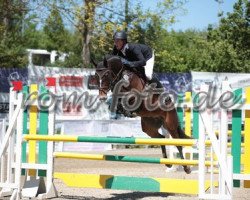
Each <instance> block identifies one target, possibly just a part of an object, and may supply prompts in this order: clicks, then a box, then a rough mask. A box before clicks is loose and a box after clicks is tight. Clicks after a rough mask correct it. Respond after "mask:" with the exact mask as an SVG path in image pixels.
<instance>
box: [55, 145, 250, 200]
mask: <svg viewBox="0 0 250 200" xmlns="http://www.w3.org/2000/svg"><path fill="white" fill-rule="evenodd" d="M96 153H99V152H96ZM105 154H112V155H138V156H143V155H146V156H153V157H161V150H160V149H123V150H113V151H108V152H105ZM193 171H194V172H193V173H192V174H189V175H187V174H185V172H183V171H182V170H181V171H177V172H166V167H165V166H164V165H159V164H140V163H125V162H110V161H85V160H76V159H56V160H55V172H70V173H88V174H106V175H127V176H144V177H155V178H178V179H197V177H198V175H197V173H195V169H193ZM55 185H56V188H57V190H58V195H59V197H58V198H53V200H62V199H64V200H65V199H73V200H90V199H91V200H92V199H93V200H100V199H109V200H120V199H121V200H122V199H128V200H134V199H143V200H160V199H186V200H191V199H197V196H190V195H179V194H167V193H151V192H149V193H147V192H135V191H122V190H107V189H90V188H69V187H66V186H65V185H64V183H63V182H61V181H60V180H55ZM233 192H234V195H233V199H235V200H247V199H250V189H243V188H240V189H239V188H234V191H233Z"/></svg>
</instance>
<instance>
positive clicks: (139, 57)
mask: <svg viewBox="0 0 250 200" xmlns="http://www.w3.org/2000/svg"><path fill="white" fill-rule="evenodd" d="M130 50H131V52H132V53H133V55H134V58H135V59H136V61H131V62H130V67H143V66H145V65H146V59H145V58H144V56H143V54H142V52H141V49H140V47H139V46H137V45H136V46H134V47H133V48H132V49H130Z"/></svg>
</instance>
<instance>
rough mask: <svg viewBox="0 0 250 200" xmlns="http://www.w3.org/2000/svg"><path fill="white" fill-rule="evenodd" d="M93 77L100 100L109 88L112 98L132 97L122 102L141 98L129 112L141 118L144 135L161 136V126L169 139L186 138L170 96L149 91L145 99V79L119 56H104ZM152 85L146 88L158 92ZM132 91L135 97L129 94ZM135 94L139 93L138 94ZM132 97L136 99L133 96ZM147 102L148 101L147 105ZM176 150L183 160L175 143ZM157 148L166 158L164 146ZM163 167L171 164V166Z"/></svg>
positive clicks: (184, 166) (130, 101)
mask: <svg viewBox="0 0 250 200" xmlns="http://www.w3.org/2000/svg"><path fill="white" fill-rule="evenodd" d="M96 76H97V77H98V79H99V81H98V84H99V87H98V90H99V99H100V100H101V101H106V100H107V93H108V91H110V90H111V91H112V92H113V97H112V98H113V99H114V98H116V99H117V96H120V97H121V98H122V97H128V96H132V98H130V99H126V100H125V101H124V102H125V103H127V104H135V102H136V101H138V100H137V99H138V98H140V99H141V102H139V103H138V102H137V104H138V105H137V107H135V108H134V110H133V111H134V112H135V113H136V115H137V116H139V117H141V129H142V131H143V132H144V133H146V134H147V135H148V136H150V137H151V138H165V136H163V135H161V134H160V133H159V129H160V128H161V127H162V126H163V127H164V128H165V129H166V130H168V132H169V133H170V135H171V136H172V138H183V139H190V137H189V136H187V135H186V134H185V133H184V131H183V130H182V129H181V127H180V125H179V120H178V116H177V112H176V109H175V107H174V103H173V101H172V100H171V98H169V96H167V97H168V98H165V99H164V98H162V96H161V94H164V91H163V90H160V91H161V92H154V93H152V92H151V95H150V98H147V97H148V96H149V94H150V92H149V91H150V89H148V91H146V92H145V90H146V88H147V86H148V84H147V83H146V80H145V78H143V77H142V76H140V75H139V74H138V73H136V72H135V71H132V70H131V69H128V67H127V66H126V65H123V64H122V62H121V59H120V57H118V56H106V57H104V60H103V61H102V62H99V63H98V64H97V65H96ZM116 86H117V87H116ZM153 86H154V87H149V88H151V89H152V88H153V89H155V90H156V91H159V90H157V89H156V88H155V85H153ZM117 91H118V93H119V94H118V95H117ZM115 93H116V94H115ZM135 93H136V95H137V96H136V95H133V94H135ZM165 93H166V92H165ZM138 94H139V95H140V94H142V95H141V96H140V97H138ZM136 97H138V98H137V99H136ZM159 100H161V104H163V105H161V106H160V105H159V104H160V103H159ZM150 101H151V102H150ZM124 102H123V103H124ZM149 102H150V103H151V104H150V105H151V107H150V106H148V105H147V104H149ZM162 102H163V103H162ZM118 104H119V103H118ZM152 105H154V106H152ZM149 107H150V108H149ZM152 108H153V109H152ZM166 108H167V109H166ZM177 149H178V151H179V153H180V157H181V158H182V159H184V156H183V152H182V146H177ZM161 150H162V156H163V158H167V153H166V147H165V146H164V145H161ZM166 166H167V167H171V165H166ZM183 169H184V171H185V172H186V173H187V174H189V173H191V169H190V167H188V166H186V165H183Z"/></svg>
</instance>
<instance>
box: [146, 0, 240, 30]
mask: <svg viewBox="0 0 250 200" xmlns="http://www.w3.org/2000/svg"><path fill="white" fill-rule="evenodd" d="M187 1H188V2H187V3H186V4H185V5H184V9H185V10H186V14H185V15H182V16H177V20H178V21H177V22H176V23H175V24H174V25H172V26H171V27H170V29H173V30H176V31H179V30H183V31H184V30H186V29H199V30H204V29H206V28H207V26H208V24H218V22H219V19H218V15H217V14H218V11H219V10H221V11H223V12H224V15H225V14H226V13H227V12H232V11H233V5H234V4H235V3H236V2H237V0H224V3H222V4H221V5H220V6H219V4H218V3H217V2H216V1H215V0H187ZM156 3H157V0H144V1H143V4H144V6H145V8H150V7H151V8H152V7H154V6H156Z"/></svg>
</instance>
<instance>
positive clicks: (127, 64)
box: [121, 58, 132, 67]
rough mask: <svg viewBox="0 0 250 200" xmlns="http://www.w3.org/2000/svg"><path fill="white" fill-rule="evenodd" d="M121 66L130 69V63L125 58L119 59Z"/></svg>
mask: <svg viewBox="0 0 250 200" xmlns="http://www.w3.org/2000/svg"><path fill="white" fill-rule="evenodd" d="M121 61H122V64H123V65H125V66H128V67H132V62H130V61H128V60H126V59H125V58H121Z"/></svg>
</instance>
